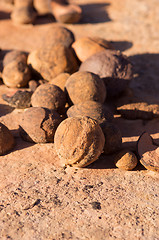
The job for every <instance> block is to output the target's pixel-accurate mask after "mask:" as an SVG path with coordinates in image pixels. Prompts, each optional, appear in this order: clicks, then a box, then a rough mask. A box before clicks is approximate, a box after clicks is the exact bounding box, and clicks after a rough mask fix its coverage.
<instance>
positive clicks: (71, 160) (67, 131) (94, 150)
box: [54, 117, 105, 167]
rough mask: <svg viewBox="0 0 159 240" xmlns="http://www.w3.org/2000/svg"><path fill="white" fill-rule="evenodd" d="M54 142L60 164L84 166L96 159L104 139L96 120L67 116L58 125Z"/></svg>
mask: <svg viewBox="0 0 159 240" xmlns="http://www.w3.org/2000/svg"><path fill="white" fill-rule="evenodd" d="M54 143H55V149H56V152H57V154H58V156H59V158H60V160H61V165H63V166H65V165H70V166H75V167H85V166H87V165H89V164H91V163H92V162H94V161H95V160H97V159H98V157H99V156H100V154H101V153H102V151H103V147H104V143H105V139H104V135H103V132H102V130H101V128H100V126H99V125H98V123H97V121H95V120H93V119H91V118H88V117H82V118H80V117H76V118H67V119H65V120H64V121H63V122H62V123H61V124H60V125H59V126H58V128H57V130H56V133H55V138H54Z"/></svg>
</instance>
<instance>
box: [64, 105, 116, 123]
mask: <svg viewBox="0 0 159 240" xmlns="http://www.w3.org/2000/svg"><path fill="white" fill-rule="evenodd" d="M67 116H68V117H82V116H88V117H91V118H93V119H95V120H97V121H98V123H99V124H101V123H103V122H105V121H109V122H111V121H112V120H113V113H112V112H111V111H110V109H109V107H108V106H106V105H104V104H101V103H99V102H95V101H86V102H82V103H79V104H75V105H73V106H72V107H70V108H69V109H68V110H67Z"/></svg>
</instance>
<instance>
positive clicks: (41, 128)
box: [19, 107, 61, 143]
mask: <svg viewBox="0 0 159 240" xmlns="http://www.w3.org/2000/svg"><path fill="white" fill-rule="evenodd" d="M60 122H61V118H60V115H59V114H58V113H57V112H56V111H55V110H52V111H50V110H49V109H45V108H40V107H32V108H29V109H27V110H26V111H25V112H24V113H23V115H22V118H21V121H20V125H19V126H20V135H21V136H22V138H23V139H24V140H26V141H29V142H35V143H46V142H54V134H55V131H56V128H57V127H58V125H59V124H60Z"/></svg>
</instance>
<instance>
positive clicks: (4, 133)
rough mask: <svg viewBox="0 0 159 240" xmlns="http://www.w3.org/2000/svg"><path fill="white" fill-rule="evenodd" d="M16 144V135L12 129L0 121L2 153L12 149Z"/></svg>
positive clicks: (0, 147)
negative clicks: (14, 135)
mask: <svg viewBox="0 0 159 240" xmlns="http://www.w3.org/2000/svg"><path fill="white" fill-rule="evenodd" d="M14 145H15V141H14V137H13V136H12V134H11V132H10V130H9V129H8V128H7V127H6V126H5V125H4V124H2V123H0V155H3V154H5V153H7V152H8V151H10V150H11V149H12V148H13V147H14Z"/></svg>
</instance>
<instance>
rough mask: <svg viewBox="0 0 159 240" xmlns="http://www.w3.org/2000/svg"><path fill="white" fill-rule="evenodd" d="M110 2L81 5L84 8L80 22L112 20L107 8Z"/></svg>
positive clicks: (92, 22)
mask: <svg viewBox="0 0 159 240" xmlns="http://www.w3.org/2000/svg"><path fill="white" fill-rule="evenodd" d="M109 5H110V4H109V3H93V4H83V5H80V7H81V8H82V19H81V21H80V24H83V23H91V24H94V23H103V22H109V21H111V19H110V17H109V14H108V12H107V10H106V8H107V7H108V6H109Z"/></svg>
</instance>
